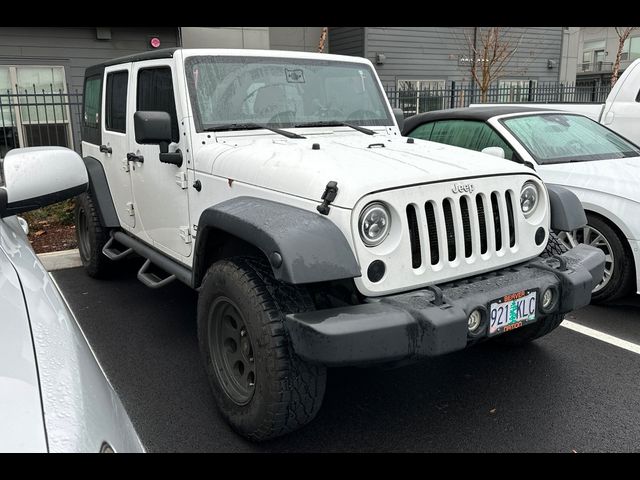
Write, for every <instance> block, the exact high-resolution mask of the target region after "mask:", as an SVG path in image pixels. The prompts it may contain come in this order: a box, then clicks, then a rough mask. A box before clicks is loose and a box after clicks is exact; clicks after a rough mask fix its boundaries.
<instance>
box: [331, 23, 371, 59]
mask: <svg viewBox="0 0 640 480" xmlns="http://www.w3.org/2000/svg"><path fill="white" fill-rule="evenodd" d="M364 35H365V27H329V53H335V54H338V55H354V56H358V57H363V56H364V55H365V52H364V50H365V37H364Z"/></svg>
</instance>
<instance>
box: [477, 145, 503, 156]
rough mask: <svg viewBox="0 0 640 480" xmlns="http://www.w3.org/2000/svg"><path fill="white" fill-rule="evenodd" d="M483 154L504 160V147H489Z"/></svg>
mask: <svg viewBox="0 0 640 480" xmlns="http://www.w3.org/2000/svg"><path fill="white" fill-rule="evenodd" d="M482 153H486V154H487V155H493V156H494V157H498V158H504V149H503V148H502V147H487V148H483V149H482Z"/></svg>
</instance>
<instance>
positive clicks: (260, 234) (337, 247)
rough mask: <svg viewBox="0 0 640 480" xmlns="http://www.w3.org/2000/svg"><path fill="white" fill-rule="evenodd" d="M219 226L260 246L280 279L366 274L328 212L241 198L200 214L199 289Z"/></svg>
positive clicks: (299, 281) (196, 264)
mask: <svg viewBox="0 0 640 480" xmlns="http://www.w3.org/2000/svg"><path fill="white" fill-rule="evenodd" d="M216 231H224V232H226V233H228V234H230V235H233V236H234V237H237V238H240V239H242V240H244V241H245V242H248V243H249V244H251V245H253V246H255V247H256V248H258V249H259V250H261V251H262V252H263V253H264V255H265V257H266V258H267V259H268V260H269V263H270V265H271V268H272V269H273V273H274V276H275V278H276V279H278V280H282V281H285V282H288V283H292V284H302V283H315V282H325V281H330V280H340V279H347V278H353V277H359V276H360V275H361V272H360V266H359V265H358V262H357V261H356V258H355V256H354V254H353V252H352V250H351V247H350V245H349V242H347V239H346V238H345V237H344V235H343V234H342V232H341V231H340V229H339V228H338V227H337V226H336V225H335V224H334V223H333V222H332V221H331V220H329V219H328V218H327V217H325V216H323V215H319V214H318V213H316V212H311V211H308V210H303V209H301V208H297V207H292V206H290V205H285V204H283V203H278V202H273V201H270V200H264V199H260V198H254V197H237V198H233V199H230V200H226V201H224V202H222V203H219V204H217V205H214V206H212V207H209V208H207V209H205V210H204V211H203V212H202V214H201V215H200V219H199V221H198V230H197V235H196V244H195V255H194V264H193V273H194V278H193V282H194V285H193V286H194V287H196V288H197V287H198V286H199V285H200V282H201V281H202V278H203V276H204V274H205V272H206V270H207V268H208V267H209V265H204V261H205V258H206V248H207V245H208V244H209V239H210V238H209V237H210V234H211V233H212V232H213V233H214V234H215V232H216Z"/></svg>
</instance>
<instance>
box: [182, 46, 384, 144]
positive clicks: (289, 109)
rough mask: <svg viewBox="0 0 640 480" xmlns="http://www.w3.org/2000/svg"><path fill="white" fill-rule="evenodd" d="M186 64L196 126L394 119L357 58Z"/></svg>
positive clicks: (193, 60)
mask: <svg viewBox="0 0 640 480" xmlns="http://www.w3.org/2000/svg"><path fill="white" fill-rule="evenodd" d="M185 68H186V73H187V82H188V85H189V96H190V97H191V105H192V108H193V110H194V112H195V117H196V127H197V130H198V131H205V130H240V129H243V125H246V124H251V123H253V124H256V123H258V124H266V125H270V126H272V127H285V128H286V127H304V126H322V125H327V126H328V125H332V124H337V123H344V122H346V123H350V124H353V125H361V126H376V125H393V120H392V117H391V115H390V112H389V110H388V109H387V106H386V103H385V100H384V96H383V92H382V91H381V89H380V88H379V86H378V83H377V81H376V77H375V74H374V73H373V72H372V71H371V68H370V67H369V66H367V65H363V64H360V63H345V62H335V61H329V60H327V61H323V60H315V59H314V60H305V59H292V58H263V57H250V56H247V57H218V56H215V57H214V56H195V57H189V58H187V59H186V61H185Z"/></svg>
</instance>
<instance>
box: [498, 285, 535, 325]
mask: <svg viewBox="0 0 640 480" xmlns="http://www.w3.org/2000/svg"><path fill="white" fill-rule="evenodd" d="M535 320H536V292H535V291H527V290H523V291H521V292H517V293H512V294H511V295H505V296H504V297H502V298H498V299H497V300H494V301H493V302H491V307H490V308H489V336H492V335H498V334H500V333H504V332H508V331H509V330H514V329H516V328H520V327H522V326H523V325H526V324H527V323H531V322H534V321H535Z"/></svg>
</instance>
